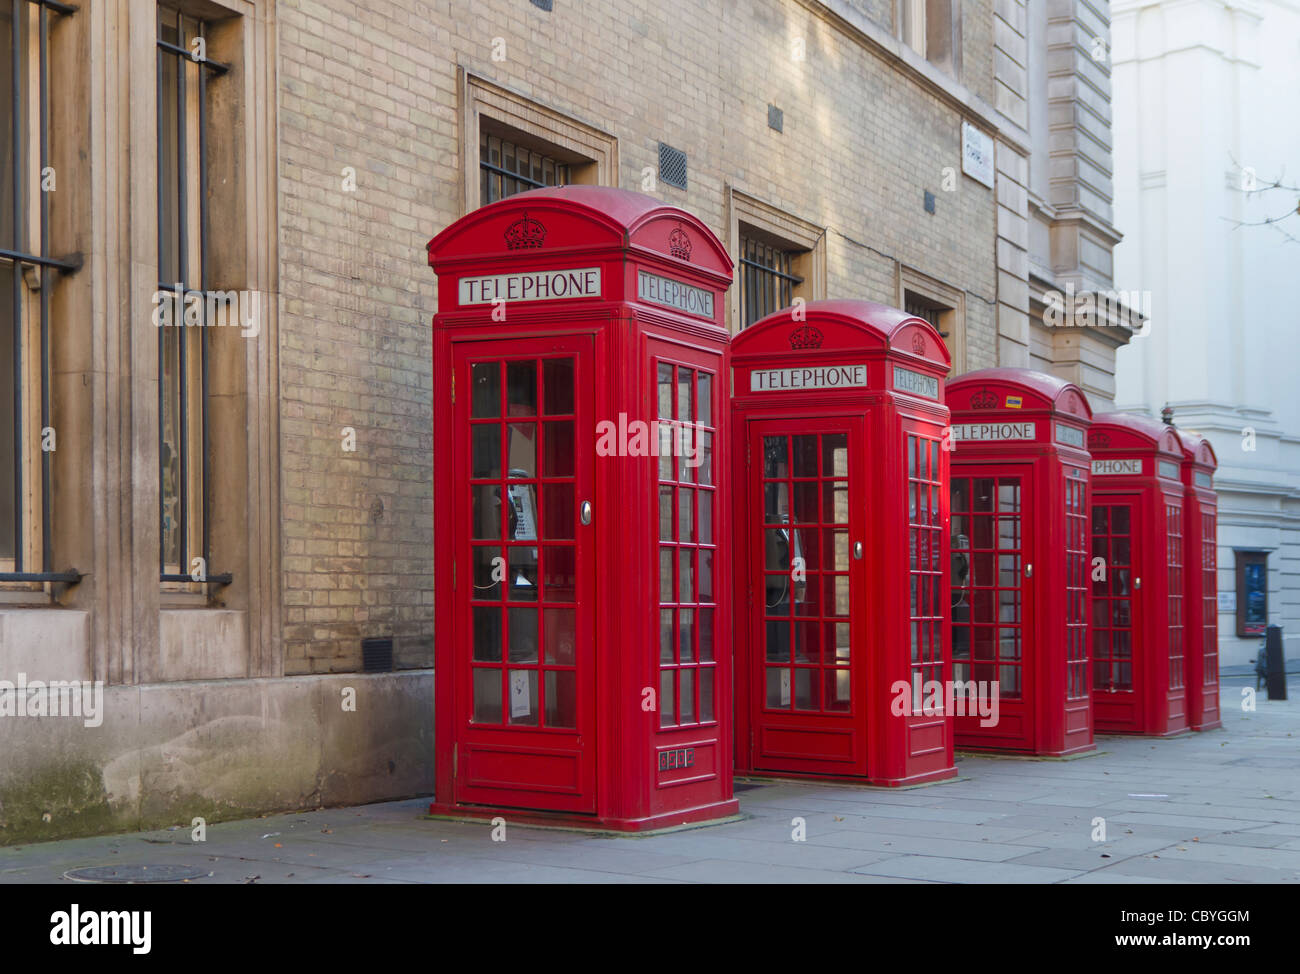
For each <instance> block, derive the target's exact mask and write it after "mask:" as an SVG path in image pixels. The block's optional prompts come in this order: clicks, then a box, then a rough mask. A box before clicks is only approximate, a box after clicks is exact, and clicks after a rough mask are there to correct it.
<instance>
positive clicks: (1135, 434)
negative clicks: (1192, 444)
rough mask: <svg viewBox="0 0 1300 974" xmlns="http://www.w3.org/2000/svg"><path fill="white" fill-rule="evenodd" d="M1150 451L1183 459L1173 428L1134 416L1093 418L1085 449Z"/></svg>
mask: <svg viewBox="0 0 1300 974" xmlns="http://www.w3.org/2000/svg"><path fill="white" fill-rule="evenodd" d="M1134 448H1136V449H1149V450H1155V451H1156V452H1158V453H1168V454H1170V455H1172V456H1175V457H1177V458H1178V459H1179V460H1181V459H1182V458H1183V445H1182V443H1181V442H1180V441H1179V439H1178V433H1177V431H1176V430H1175V429H1174V428H1173V427H1172V426H1166V425H1165V424H1164V423H1161V422H1159V421H1158V420H1154V419H1151V418H1149V417H1147V416H1138V415H1136V414H1134V413H1103V414H1102V415H1100V416H1095V417H1093V421H1092V429H1091V430H1090V431H1089V433H1088V449H1089V450H1091V451H1093V452H1096V451H1097V450H1106V449H1112V450H1124V449H1130V450H1131V449H1134Z"/></svg>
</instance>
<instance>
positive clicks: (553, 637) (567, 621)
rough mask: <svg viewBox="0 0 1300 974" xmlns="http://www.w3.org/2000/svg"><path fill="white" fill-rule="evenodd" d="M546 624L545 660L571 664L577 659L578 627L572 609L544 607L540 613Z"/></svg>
mask: <svg viewBox="0 0 1300 974" xmlns="http://www.w3.org/2000/svg"><path fill="white" fill-rule="evenodd" d="M542 620H543V624H544V625H545V626H546V662H547V663H552V664H556V665H559V666H572V665H573V664H574V662H575V660H576V659H577V646H578V628H577V613H576V610H574V609H546V610H544V611H543V613H542Z"/></svg>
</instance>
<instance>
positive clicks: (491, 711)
mask: <svg viewBox="0 0 1300 974" xmlns="http://www.w3.org/2000/svg"><path fill="white" fill-rule="evenodd" d="M474 722H475V723H476V724H499V723H501V671H500V670H499V669H497V668H496V667H491V668H483V667H477V668H475V670H474Z"/></svg>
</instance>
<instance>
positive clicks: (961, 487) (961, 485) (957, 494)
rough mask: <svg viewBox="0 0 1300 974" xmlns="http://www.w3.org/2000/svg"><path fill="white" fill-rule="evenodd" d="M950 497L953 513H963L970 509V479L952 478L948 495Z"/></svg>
mask: <svg viewBox="0 0 1300 974" xmlns="http://www.w3.org/2000/svg"><path fill="white" fill-rule="evenodd" d="M949 496H950V497H951V498H952V510H953V513H954V514H955V513H958V512H960V513H965V512H967V511H969V510H970V481H969V480H966V479H964V478H963V479H961V480H954V481H953V482H952V489H951V493H950V495H949Z"/></svg>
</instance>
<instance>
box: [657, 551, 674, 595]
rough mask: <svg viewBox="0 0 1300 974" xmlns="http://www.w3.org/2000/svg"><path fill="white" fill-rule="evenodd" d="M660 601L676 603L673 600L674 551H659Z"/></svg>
mask: <svg viewBox="0 0 1300 974" xmlns="http://www.w3.org/2000/svg"><path fill="white" fill-rule="evenodd" d="M659 601H660V602H669V603H671V602H675V601H676V599H674V598H673V549H672V548H660V549H659Z"/></svg>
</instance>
